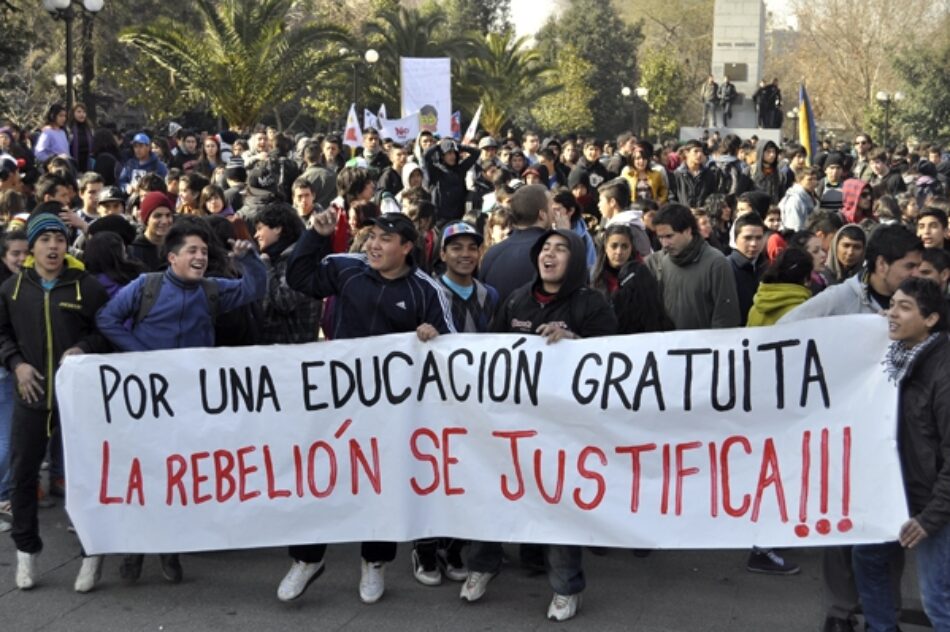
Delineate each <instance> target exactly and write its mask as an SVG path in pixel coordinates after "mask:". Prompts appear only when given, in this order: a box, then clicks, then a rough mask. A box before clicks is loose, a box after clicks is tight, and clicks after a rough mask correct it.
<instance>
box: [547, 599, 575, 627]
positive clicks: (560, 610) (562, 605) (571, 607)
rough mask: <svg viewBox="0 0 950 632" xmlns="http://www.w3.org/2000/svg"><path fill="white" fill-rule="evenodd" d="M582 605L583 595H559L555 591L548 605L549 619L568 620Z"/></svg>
mask: <svg viewBox="0 0 950 632" xmlns="http://www.w3.org/2000/svg"><path fill="white" fill-rule="evenodd" d="M580 607H581V596H580V594H577V595H559V594H557V593H554V599H552V600H551V605H550V606H548V619H553V620H554V621H567V620H568V619H570V618H572V617H573V616H574V615H576V614H577V611H578V610H579V609H580Z"/></svg>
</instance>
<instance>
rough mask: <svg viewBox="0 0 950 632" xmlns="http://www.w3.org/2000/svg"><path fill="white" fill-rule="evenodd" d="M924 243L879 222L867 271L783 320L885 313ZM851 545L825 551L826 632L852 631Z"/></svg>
mask: <svg viewBox="0 0 950 632" xmlns="http://www.w3.org/2000/svg"><path fill="white" fill-rule="evenodd" d="M923 250H924V245H923V243H921V241H920V239H919V238H918V237H917V236H916V235H914V234H913V233H911V232H910V231H909V230H907V229H906V228H904V227H903V226H901V225H898V224H892V225H889V226H880V227H878V228H877V229H875V231H874V232H873V233H871V237H870V238H869V239H868V244H867V248H866V250H865V255H864V256H865V259H864V260H865V270H864V272H861V273H859V274H856V275H854V276H852V277H851V278H849V279H847V280H846V281H845V282H844V283H840V284H838V285H834V286H832V287H829V288H828V289H826V290H824V291H823V292H822V293H821V294H818V295H817V296H815V297H813V298H811V299H809V300H807V301H805V302H804V303H802V304H801V305H799V306H798V307H796V308H795V309H793V310H792V311H790V312H788V313H787V314H785V316H783V317H782V318H781V319H780V320H779V323H792V322H796V321H799V320H805V319H808V318H820V317H822V316H840V315H844V314H881V313H883V311H884V310H885V309H886V308H887V305H888V304H889V303H890V300H891V297H892V296H893V295H894V293H895V292H896V291H897V289H898V287H900V285H901V283H903V282H904V281H905V280H907V279H908V278H910V277H912V276H914V275H915V274H916V271H917V268H918V266H920V261H921V255H922V253H923ZM852 549H853V547H850V546H830V547H826V548H825V549H824V554H823V556H822V574H823V576H824V598H825V601H826V603H827V612H826V618H825V624H824V628H823V630H824V632H853V631H854V629H855V627H854V613H855V611H856V610H857V608H858V592H857V589H856V588H855V583H854V572H853V570H852V559H851V555H852ZM890 554H891V558H892V559H891V560H890V568H891V571H892V572H893V573H894V574H895V576H894V578H892V584H891V585H892V587H893V590H894V603H895V604H897V606H898V607H899V606H900V603H901V599H900V574H901V572H902V571H903V568H904V553H903V551H902V550H901V549H900V548H899V547H897V548H895V549H894V550H892V551H891V552H890Z"/></svg>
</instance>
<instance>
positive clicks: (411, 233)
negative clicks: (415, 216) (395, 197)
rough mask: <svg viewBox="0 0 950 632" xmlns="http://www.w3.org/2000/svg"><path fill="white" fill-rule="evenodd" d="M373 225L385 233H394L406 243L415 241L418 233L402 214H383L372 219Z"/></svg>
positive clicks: (410, 221)
mask: <svg viewBox="0 0 950 632" xmlns="http://www.w3.org/2000/svg"><path fill="white" fill-rule="evenodd" d="M371 221H372V223H373V225H375V226H379V227H380V228H382V229H383V230H384V231H385V232H387V233H396V234H397V235H399V236H400V237H402V238H403V239H405V240H407V241H416V240H417V239H418V238H419V233H418V231H416V227H415V225H414V224H413V223H412V220H411V219H409V217H408V216H406V215H403V214H402V213H383V214H382V215H380V216H379V217H374V218H373V219H372V220H371Z"/></svg>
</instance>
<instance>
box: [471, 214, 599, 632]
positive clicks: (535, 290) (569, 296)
mask: <svg viewBox="0 0 950 632" xmlns="http://www.w3.org/2000/svg"><path fill="white" fill-rule="evenodd" d="M586 253H587V250H586V247H585V246H584V242H583V241H582V240H581V238H580V237H578V236H577V234H576V233H574V231H572V230H570V229H566V230H549V231H547V232H545V233H543V234H542V235H541V236H540V237H539V238H538V239H537V240H536V241H535V243H534V246H533V247H532V248H531V255H530V261H531V263H532V264H533V266H534V270H535V275H536V276H535V280H534V281H533V282H531V283H529V284H528V285H525V286H522V287H521V288H519V289H517V290H515V291H514V292H513V293H512V294H511V296H510V297H508V299H507V300H506V301H505V303H504V304H503V305H502V306H501V307H500V308H499V309H498V313H497V314H495V319H494V321H493V323H492V330H493V331H496V332H503V333H527V334H538V335H540V336H544V337H545V338H546V339H547V341H548V343H549V344H550V343H555V342H557V341H559V340H562V339H569V340H576V339H578V338H592V337H597V336H609V335H612V334H615V333H617V318H616V316H615V315H614V312H613V309H612V308H611V307H610V305H609V304H608V303H607V299H605V298H604V297H603V295H602V294H601V293H600V292H597V291H596V290H592V289H590V288H589V287H587V256H586ZM542 551H543V555H544V562H545V564H544V565H545V568H546V569H547V574H548V582H549V583H550V584H551V588H553V589H554V597H553V598H552V599H551V604H550V605H549V606H548V614H547V616H548V618H549V619H554V620H555V621H566V620H567V619H570V618H572V617H573V616H574V615H575V614H577V610H578V608H579V607H580V603H581V592H582V591H583V590H584V588H585V586H586V580H585V578H584V570H583V568H581V551H582V548H581V547H579V546H566V545H558V544H545V545H543V546H542ZM502 557H503V553H502V547H501V543H499V542H472V545H471V549H470V550H469V554H468V560H467V561H468V568H469V574H468V578H467V579H466V580H465V583H464V584H463V585H462V591H461V593H460V595H459V596H460V598H461V599H463V600H465V601H469V602H472V601H478V600H479V599H481V598H482V597H483V596H484V595H485V591H486V590H487V588H488V583H489V582H490V581H491V580H492V579H493V578H494V577H495V575H497V574H498V573H499V571H500V570H501V564H502Z"/></svg>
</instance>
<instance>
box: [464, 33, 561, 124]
mask: <svg viewBox="0 0 950 632" xmlns="http://www.w3.org/2000/svg"><path fill="white" fill-rule="evenodd" d="M527 40H528V38H527V37H518V38H516V37H515V34H514V33H513V32H511V31H507V32H505V33H489V34H488V35H486V36H485V40H484V44H483V45H482V46H480V48H481V53H480V55H478V56H475V57H473V58H472V59H470V60H469V61H468V62H467V63H466V78H467V80H466V84H468V85H470V86H478V87H479V88H480V93H481V97H480V98H481V103H482V106H483V109H482V117H481V125H482V127H484V128H485V129H486V130H488V131H489V133H491V134H492V136H496V137H497V136H499V135H500V134H501V131H502V129H503V128H504V126H505V124H506V123H509V122H511V121H512V120H514V119H515V117H516V116H517V115H519V114H521V113H523V112H525V111H527V110H528V109H529V108H530V106H531V105H532V104H533V103H534V102H535V101H536V100H537V99H540V98H541V97H543V96H546V95H548V94H552V93H554V92H557V91H558V90H559V89H560V88H561V86H560V85H559V84H558V83H557V81H556V78H555V77H554V69H553V68H552V67H551V66H550V65H549V64H547V63H546V62H545V61H544V59H543V58H542V56H541V54H540V53H539V52H538V51H537V50H535V49H530V48H527V46H526V44H527Z"/></svg>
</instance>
